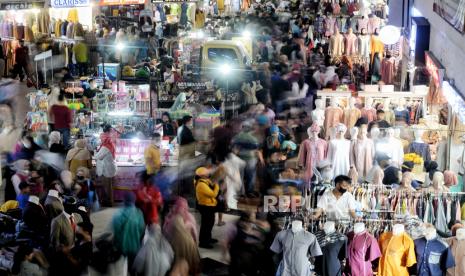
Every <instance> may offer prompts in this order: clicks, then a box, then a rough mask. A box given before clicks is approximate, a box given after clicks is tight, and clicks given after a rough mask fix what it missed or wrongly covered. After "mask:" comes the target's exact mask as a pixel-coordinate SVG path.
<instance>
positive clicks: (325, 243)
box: [315, 231, 347, 276]
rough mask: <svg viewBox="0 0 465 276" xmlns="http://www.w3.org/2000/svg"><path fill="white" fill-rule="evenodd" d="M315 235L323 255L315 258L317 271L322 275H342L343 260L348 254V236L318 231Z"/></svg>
mask: <svg viewBox="0 0 465 276" xmlns="http://www.w3.org/2000/svg"><path fill="white" fill-rule="evenodd" d="M315 236H316V238H317V240H318V244H319V245H320V248H321V251H322V253H323V255H321V256H317V257H316V258H315V272H316V273H317V274H318V275H321V276H340V275H342V266H341V261H342V260H344V259H345V258H346V257H347V256H346V255H347V254H346V252H347V237H346V236H344V235H343V234H341V233H338V232H333V233H330V234H326V233H325V232H324V231H318V232H317V233H315Z"/></svg>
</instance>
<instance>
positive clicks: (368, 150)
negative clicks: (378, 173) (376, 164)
mask: <svg viewBox="0 0 465 276" xmlns="http://www.w3.org/2000/svg"><path fill="white" fill-rule="evenodd" d="M367 133H368V130H367V126H366V125H362V126H361V127H360V131H359V134H358V137H357V139H355V140H354V139H352V141H351V145H350V165H351V166H354V167H355V169H356V170H357V172H358V176H359V180H362V181H363V180H366V177H367V176H368V172H369V171H370V170H371V168H372V167H373V160H374V158H375V153H376V152H375V143H374V142H373V140H372V139H370V138H368V137H367Z"/></svg>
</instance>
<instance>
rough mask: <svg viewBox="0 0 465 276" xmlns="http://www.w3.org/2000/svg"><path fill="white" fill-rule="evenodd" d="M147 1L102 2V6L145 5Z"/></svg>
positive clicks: (120, 0) (107, 0) (110, 0)
mask: <svg viewBox="0 0 465 276" xmlns="http://www.w3.org/2000/svg"><path fill="white" fill-rule="evenodd" d="M144 4H145V0H100V6H117V5H144Z"/></svg>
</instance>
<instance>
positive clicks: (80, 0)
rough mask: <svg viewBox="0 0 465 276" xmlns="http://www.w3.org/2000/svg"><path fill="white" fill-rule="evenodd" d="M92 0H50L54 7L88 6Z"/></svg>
mask: <svg viewBox="0 0 465 276" xmlns="http://www.w3.org/2000/svg"><path fill="white" fill-rule="evenodd" d="M89 2H90V0H50V3H51V5H52V7H53V8H74V7H88V6H89Z"/></svg>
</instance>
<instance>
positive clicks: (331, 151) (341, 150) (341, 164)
mask: <svg viewBox="0 0 465 276" xmlns="http://www.w3.org/2000/svg"><path fill="white" fill-rule="evenodd" d="M335 131H336V138H335V139H333V140H331V141H329V147H328V159H329V160H330V161H331V164H332V168H333V175H334V176H338V175H341V174H343V175H347V173H348V172H349V169H350V158H349V155H350V141H348V140H346V139H345V138H344V133H345V132H346V131H347V128H346V126H345V125H344V124H341V123H340V124H338V125H337V126H336V128H335Z"/></svg>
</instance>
